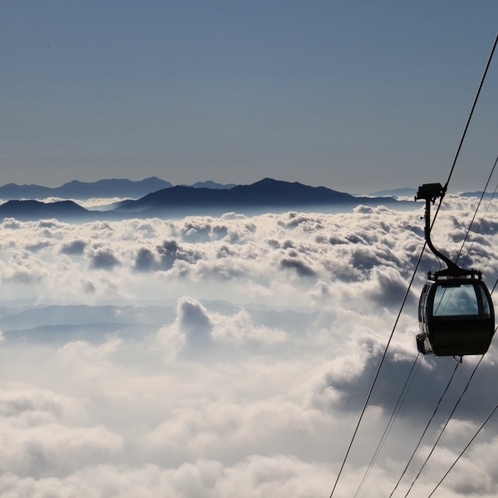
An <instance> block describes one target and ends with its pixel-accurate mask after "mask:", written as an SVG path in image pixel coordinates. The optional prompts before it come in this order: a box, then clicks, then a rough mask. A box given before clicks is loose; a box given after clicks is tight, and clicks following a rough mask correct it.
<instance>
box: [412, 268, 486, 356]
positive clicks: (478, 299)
mask: <svg viewBox="0 0 498 498" xmlns="http://www.w3.org/2000/svg"><path fill="white" fill-rule="evenodd" d="M430 278H431V276H430ZM432 278H433V279H434V280H429V281H428V282H427V283H426V284H425V286H424V288H423V290H422V294H421V296H420V301H419V308H418V320H419V325H420V331H421V333H420V334H419V335H418V336H417V348H418V351H419V352H420V353H422V354H435V355H437V356H465V355H480V354H484V353H486V351H487V350H488V348H489V346H490V344H491V340H492V338H493V334H494V330H495V315H494V307H493V301H492V299H491V295H490V294H489V291H488V289H487V287H486V285H485V284H484V282H483V281H482V280H481V278H480V274H479V275H478V276H476V274H472V275H469V276H463V277H462V276H458V277H451V276H445V277H441V276H437V275H436V276H434V274H433V275H432Z"/></svg>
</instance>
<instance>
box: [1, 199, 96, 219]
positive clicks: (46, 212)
mask: <svg viewBox="0 0 498 498" xmlns="http://www.w3.org/2000/svg"><path fill="white" fill-rule="evenodd" d="M95 215H96V213H92V212H90V211H87V210H86V209H85V208H82V207H81V206H79V205H78V204H76V203H75V202H73V201H60V202H47V203H45V202H39V201H8V202H5V203H4V204H2V205H0V220H3V219H4V218H15V219H16V220H20V221H29V220H41V219H47V218H56V219H58V220H61V221H72V220H90V219H95V217H96V216H95Z"/></svg>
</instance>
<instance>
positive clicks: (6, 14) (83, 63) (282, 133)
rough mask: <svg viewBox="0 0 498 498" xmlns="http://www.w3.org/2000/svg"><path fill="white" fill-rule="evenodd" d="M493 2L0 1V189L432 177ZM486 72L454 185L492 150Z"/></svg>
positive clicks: (372, 187) (480, 177)
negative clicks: (105, 182)
mask: <svg viewBox="0 0 498 498" xmlns="http://www.w3.org/2000/svg"><path fill="white" fill-rule="evenodd" d="M497 18H498V4H497V3H496V2H495V1H494V0H482V1H479V2H472V3H470V2H467V1H463V0H456V1H451V2H449V1H446V2H437V3H436V2H432V1H429V0H423V1H420V2H395V1H384V0H382V1H379V2H369V1H364V0H363V1H357V2H349V1H344V0H338V1H315V0H311V1H307V2H303V1H295V0H290V1H280V0H276V1H271V2H268V1H262V0H254V1H251V2H242V1H239V0H233V1H218V0H216V1H213V2H205V1H200V0H191V1H188V2H184V1H177V0H171V1H165V2H158V1H150V2H135V1H130V0H120V1H113V0H110V1H107V2H104V3H103V2H98V1H94V0H89V1H86V2H77V1H72V0H70V1H67V0H64V1H62V0H61V1H56V0H48V1H45V2H38V1H34V0H26V1H23V2H8V1H4V2H2V16H1V19H0V46H1V47H2V84H1V85H0V164H1V168H0V184H2V185H3V184H7V183H10V182H14V183H18V184H30V183H35V184H41V185H45V186H51V187H56V186H59V185H61V184H63V183H65V182H68V181H71V180H80V181H97V180H99V179H103V178H129V179H132V180H141V179H143V178H146V177H150V176H158V177H160V178H162V179H164V180H167V181H170V182H171V183H173V184H180V183H187V184H189V183H194V182H197V181H206V180H213V181H217V182H220V183H238V184H244V183H245V184H248V183H253V182H255V181H258V180H260V179H262V178H264V177H268V176H269V177H273V178H276V179H280V180H286V181H300V182H302V183H306V184H309V185H314V186H318V185H324V186H327V187H330V188H333V189H335V190H340V191H348V192H360V193H368V192H372V191H376V190H381V189H386V188H387V189H389V188H399V187H413V188H416V187H417V186H418V185H420V184H422V183H428V182H441V183H444V182H445V180H446V177H447V175H448V172H449V168H450V166H451V164H452V161H453V158H454V156H455V153H456V150H457V146H458V143H459V140H460V137H461V135H462V132H463V129H464V125H465V122H466V120H467V117H468V114H469V111H470V108H471V105H472V102H473V99H474V96H475V93H476V91H477V88H478V84H479V81H480V78H481V76H482V73H483V70H484V67H485V64H486V61H487V58H488V56H489V53H490V50H491V47H492V44H493V41H494V39H495V36H496V31H497V30H496V19H497ZM497 87H498V63H497V62H496V61H495V62H494V64H493V65H492V67H491V69H490V72H489V75H488V78H487V80H486V82H485V86H484V89H483V93H482V95H481V99H480V101H479V105H478V107H477V109H476V113H475V117H474V118H473V120H472V123H471V127H470V130H469V134H468V138H467V139H466V141H465V143H464V147H463V149H462V153H461V157H460V160H459V162H458V168H457V170H456V171H455V175H454V177H453V180H452V185H451V187H452V188H453V189H454V190H456V191H458V190H467V191H468V190H478V189H479V188H482V186H483V185H484V183H485V180H486V176H487V172H488V171H489V169H490V168H491V166H492V164H493V162H494V160H495V158H496V142H497V140H496V138H497V137H496V129H497V127H496V116H497V115H498V95H497V92H496V88H497Z"/></svg>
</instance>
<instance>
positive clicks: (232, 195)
mask: <svg viewBox="0 0 498 498" xmlns="http://www.w3.org/2000/svg"><path fill="white" fill-rule="evenodd" d="M379 201H380V202H382V203H383V204H385V203H394V202H396V201H395V200H394V199H392V198H382V199H374V198H369V197H354V196H352V195H350V194H347V193H344V192H337V191H335V190H331V189H328V188H326V187H310V186H307V185H303V184H301V183H297V182H294V183H290V182H283V181H277V180H273V179H271V178H265V179H264V180H261V181H259V182H256V183H253V184H252V185H237V186H236V187H233V188H231V189H222V190H220V189H218V190H215V189H208V188H197V189H195V188H193V187H185V186H177V187H171V188H169V189H163V190H159V191H158V192H153V193H151V194H148V195H146V196H145V197H143V198H142V199H139V200H137V201H128V202H124V203H121V206H119V207H118V208H117V209H116V210H115V211H117V212H121V213H141V214H142V215H149V216H155V215H160V214H161V213H164V212H168V211H172V210H176V209H180V210H187V211H189V212H194V211H195V212H197V213H198V214H203V213H205V212H206V210H207V212H209V211H210V210H212V209H220V208H221V209H224V210H227V209H229V210H237V209H250V208H265V209H266V208H278V209H285V208H289V209H296V208H302V207H313V206H316V207H320V206H333V205H351V206H354V205H358V204H360V203H362V204H378V203H379Z"/></svg>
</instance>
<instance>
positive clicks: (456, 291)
mask: <svg viewBox="0 0 498 498" xmlns="http://www.w3.org/2000/svg"><path fill="white" fill-rule="evenodd" d="M445 193H446V188H443V187H442V186H441V184H440V183H429V184H424V185H422V186H420V187H419V189H418V192H417V195H416V196H415V200H419V199H425V240H426V242H427V245H428V246H429V249H430V250H431V251H432V252H433V253H434V254H435V255H436V256H437V257H438V258H439V259H441V260H443V261H444V262H445V263H446V265H447V268H445V269H442V270H439V271H430V272H429V274H428V281H427V283H426V284H425V285H424V288H423V290H422V294H421V295H420V301H419V306H418V321H419V326H420V332H421V333H420V334H418V335H417V349H418V351H419V352H420V353H422V354H424V355H429V354H434V355H436V356H454V357H455V359H457V358H458V357H460V360H459V361H461V357H462V356H466V355H481V354H485V353H486V352H487V350H488V349H489V346H490V344H491V340H492V339H493V334H494V332H495V313H494V306H493V300H492V299H491V295H490V293H489V291H488V288H487V287H486V284H485V283H484V282H483V281H482V274H481V272H480V271H477V270H467V269H464V268H460V267H459V266H458V265H457V264H456V263H454V262H453V261H451V260H450V259H449V258H448V257H446V256H445V255H444V254H442V253H441V252H439V251H438V250H437V249H436V248H435V247H434V245H433V244H432V241H431V215H430V205H431V204H434V202H435V200H436V198H438V197H443V196H444V194H445Z"/></svg>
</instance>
